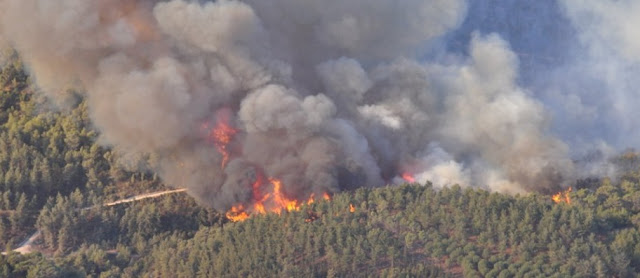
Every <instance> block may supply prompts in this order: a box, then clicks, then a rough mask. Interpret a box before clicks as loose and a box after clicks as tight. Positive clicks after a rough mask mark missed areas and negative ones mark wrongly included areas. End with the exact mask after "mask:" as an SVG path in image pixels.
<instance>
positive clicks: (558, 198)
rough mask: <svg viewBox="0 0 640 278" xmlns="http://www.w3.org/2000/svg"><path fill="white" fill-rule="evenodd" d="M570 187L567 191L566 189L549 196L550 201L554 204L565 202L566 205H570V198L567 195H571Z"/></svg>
mask: <svg viewBox="0 0 640 278" xmlns="http://www.w3.org/2000/svg"><path fill="white" fill-rule="evenodd" d="M571 190H572V189H571V187H569V189H567V190H566V191H564V192H558V193H557V194H555V195H553V196H551V200H553V201H554V202H555V203H556V204H559V203H562V202H565V203H567V204H569V205H570V204H571V196H570V195H569V193H571Z"/></svg>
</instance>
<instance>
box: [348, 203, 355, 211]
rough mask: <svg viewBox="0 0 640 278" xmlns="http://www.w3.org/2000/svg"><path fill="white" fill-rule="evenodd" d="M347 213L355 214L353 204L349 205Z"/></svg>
mask: <svg viewBox="0 0 640 278" xmlns="http://www.w3.org/2000/svg"><path fill="white" fill-rule="evenodd" d="M349 212H351V213H354V212H356V207H354V206H353V204H349Z"/></svg>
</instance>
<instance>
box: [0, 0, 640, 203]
mask: <svg viewBox="0 0 640 278" xmlns="http://www.w3.org/2000/svg"><path fill="white" fill-rule="evenodd" d="M498 7H502V8H500V9H498ZM639 9H640V5H638V4H635V3H634V2H632V1H615V2H609V1H606V2H601V1H595V0H594V1H572V0H562V1H558V2H556V1H551V0H548V1H536V2H535V3H534V2H522V1H510V0H500V1H492V0H486V1H470V2H469V3H467V2H466V1H463V0H437V1H420V0H402V1H391V0H375V1H371V0H351V1H312V0H259V1H258V0H246V1H230V0H222V1H216V2H211V1H184V0H171V1H154V0H138V1H126V0H59V1H39V0H0V41H7V42H8V43H9V44H10V45H11V46H13V47H14V48H16V49H17V50H18V51H19V52H20V53H21V55H22V57H23V59H24V60H25V61H26V63H27V64H28V65H29V68H30V70H31V72H32V73H33V75H34V77H35V79H36V82H37V84H38V86H39V87H40V88H42V90H43V91H44V92H45V93H47V94H48V95H49V96H50V97H51V98H52V99H54V100H55V99H58V98H60V92H62V91H64V90H65V89H66V88H68V87H71V86H82V87H83V88H85V90H86V96H85V97H86V99H87V101H88V106H89V109H90V113H91V117H92V120H93V122H94V124H95V125H96V127H97V128H98V129H99V130H100V131H101V135H100V140H101V142H103V143H104V144H106V145H110V146H113V147H114V148H116V149H117V150H119V151H121V152H123V153H125V154H128V155H131V156H134V155H137V154H153V156H154V157H155V158H156V159H154V160H153V162H149V164H150V165H148V167H150V168H151V169H153V170H154V171H156V172H158V173H159V174H160V175H161V176H162V178H163V179H164V180H165V181H166V182H167V183H168V184H171V185H173V186H176V187H183V186H184V187H187V188H188V190H189V192H190V193H191V194H192V196H194V197H195V198H196V199H198V200H199V201H200V202H201V203H203V204H206V205H209V206H212V207H215V208H217V209H222V210H227V209H229V208H230V207H231V206H233V205H235V204H243V203H249V202H251V200H252V199H251V198H252V194H253V192H252V190H253V188H252V184H253V183H255V182H256V180H258V179H260V178H261V176H263V175H264V176H265V177H274V178H277V179H278V180H281V181H282V185H283V191H284V193H285V194H286V195H287V196H290V197H291V198H295V199H298V200H303V199H306V198H308V197H309V196H311V194H315V196H320V194H322V193H324V192H337V191H340V190H345V189H350V188H354V187H359V186H381V185H384V184H387V183H398V182H401V181H402V178H401V177H402V175H403V174H410V175H412V176H413V177H415V179H416V180H417V181H418V182H426V181H427V180H429V181H432V182H433V183H434V184H435V185H437V186H446V185H452V184H460V185H463V186H475V187H483V188H487V189H491V190H496V191H501V192H509V193H520V192H531V191H538V192H552V191H556V190H558V189H559V188H560V187H561V186H566V185H567V184H570V183H572V182H574V181H575V179H576V178H579V177H582V176H584V175H588V174H590V173H593V172H596V171H598V170H597V169H601V168H600V167H593V164H589V165H588V166H585V165H579V164H576V163H574V162H573V159H574V158H575V157H579V156H581V155H584V154H585V153H587V152H590V151H593V150H599V151H601V152H603V151H605V150H610V149H614V150H615V149H623V148H626V147H634V146H636V145H637V143H636V142H635V140H634V138H635V137H637V135H640V134H639V133H640V126H639V124H638V122H637V121H635V119H637V118H638V117H637V116H640V115H637V114H638V113H640V112H639V111H640V110H638V109H634V108H635V107H636V106H637V104H640V103H638V102H640V98H637V97H634V92H635V88H640V86H637V85H640V84H636V83H638V82H640V81H637V80H640V79H637V78H634V77H635V76H636V73H638V71H639V70H640V67H638V62H640V40H639V39H638V38H639V37H640V36H636V33H637V31H636V28H635V26H638V25H637V24H634V20H635V19H633V18H634V17H633V15H634V14H638V12H640V11H639ZM630 19H633V20H630ZM635 21H636V22H637V21H638V20H635ZM216 123H218V124H220V123H224V124H228V125H230V126H232V127H233V128H234V129H235V130H236V131H234V132H233V134H232V135H233V136H230V137H232V138H230V139H231V140H230V142H228V143H225V145H224V146H222V147H221V146H220V145H219V144H220V142H218V141H215V140H213V141H212V139H211V136H210V135H211V132H212V131H211V130H212V128H213V127H214V126H215V125H216ZM226 135H228V134H226ZM596 168H597V169H596ZM585 169H586V170H585ZM587 170H588V171H587ZM585 171H586V172H585ZM265 177H263V178H265Z"/></svg>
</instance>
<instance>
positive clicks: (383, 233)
mask: <svg viewBox="0 0 640 278" xmlns="http://www.w3.org/2000/svg"><path fill="white" fill-rule="evenodd" d="M5 56H7V57H9V58H8V59H7V60H6V61H5V62H4V64H3V65H1V72H0V247H2V248H3V250H6V251H7V253H6V255H3V256H0V277H360V276H362V277H371V276H374V277H375V276H381V277H640V275H637V273H640V232H639V228H640V216H639V215H640V214H638V213H639V212H640V168H639V165H640V163H639V162H640V156H639V155H638V154H637V153H636V152H633V151H629V152H627V153H625V154H623V155H620V156H619V157H617V158H616V159H615V161H613V162H614V163H616V164H617V165H618V166H619V168H620V169H623V171H624V174H623V175H621V176H620V177H618V178H617V179H615V180H611V179H609V178H607V177H600V178H593V179H590V180H585V181H582V182H580V183H579V184H578V185H577V186H576V187H575V188H574V189H573V190H572V191H570V192H569V191H568V192H566V193H564V194H562V195H560V198H559V200H558V202H554V201H553V200H552V198H551V196H546V195H539V194H536V193H533V194H527V195H525V196H520V195H516V196H511V195H504V194H499V193H490V192H487V191H484V190H481V189H471V188H461V187H458V186H453V187H449V188H443V189H439V188H434V187H433V186H431V185H430V184H426V185H418V184H412V185H403V186H390V187H384V188H374V189H369V188H360V189H357V190H355V191H352V192H344V193H340V194H336V195H334V196H332V198H331V200H329V201H326V200H323V201H318V202H315V203H313V204H310V205H305V206H303V207H302V208H301V209H300V210H298V211H292V212H288V213H282V214H280V215H278V214H266V215H257V216H253V217H251V218H249V219H248V220H246V221H243V222H237V223H234V222H231V221H229V220H227V219H226V218H225V217H224V213H223V212H222V213H221V212H217V211H214V210H212V209H208V208H204V207H202V206H199V205H198V204H196V203H195V202H194V201H193V200H192V199H191V198H190V197H188V196H187V195H186V194H171V195H165V196H162V197H159V198H154V199H146V200H142V201H139V202H132V203H126V204H122V205H117V206H111V207H103V206H101V204H103V203H105V202H108V201H113V200H117V199H121V198H124V197H127V196H131V195H133V194H137V193H142V192H152V191H157V190H161V189H163V188H166V186H165V185H163V184H162V182H161V181H160V180H159V179H158V178H157V177H156V176H155V175H154V174H153V173H150V172H136V171H128V170H126V169H125V168H123V167H122V166H120V164H119V163H118V154H117V152H115V151H113V150H110V149H108V148H105V147H101V146H100V145H98V143H97V142H96V134H97V132H96V131H95V130H94V129H93V128H92V126H91V123H90V121H89V120H88V115H87V107H86V105H85V103H84V102H83V99H82V97H81V94H78V93H76V92H74V91H73V90H69V91H67V92H60V93H61V94H65V95H67V96H68V97H67V99H68V102H67V103H65V105H64V106H60V105H57V106H53V105H51V104H49V103H48V100H47V99H45V98H44V97H42V95H41V94H39V93H38V92H37V88H36V87H34V86H33V85H32V82H31V80H30V77H29V75H28V74H27V73H26V72H25V69H24V68H23V64H22V62H21V60H20V59H19V57H18V55H17V54H16V53H15V52H11V51H10V52H8V53H7V54H6V55H5ZM36 230H38V231H40V232H41V234H42V236H41V239H40V240H38V242H37V252H32V253H29V254H24V255H22V254H19V253H17V252H11V250H13V249H14V248H15V247H17V246H18V245H19V244H20V242H22V241H23V240H24V239H25V238H27V237H28V236H29V235H30V234H32V233H33V232H34V231H36Z"/></svg>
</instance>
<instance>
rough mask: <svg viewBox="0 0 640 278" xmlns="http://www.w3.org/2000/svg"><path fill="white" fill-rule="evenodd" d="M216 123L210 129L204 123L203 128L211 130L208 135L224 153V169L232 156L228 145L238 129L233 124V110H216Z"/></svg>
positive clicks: (222, 166)
mask: <svg viewBox="0 0 640 278" xmlns="http://www.w3.org/2000/svg"><path fill="white" fill-rule="evenodd" d="M216 116H217V117H216V125H215V126H214V127H213V128H212V129H210V130H209V125H208V124H204V125H203V126H202V128H203V129H204V130H207V131H208V132H209V134H208V137H209V139H210V140H211V141H212V142H213V144H214V145H215V146H216V149H217V150H218V152H220V154H221V155H222V163H221V165H220V167H221V169H224V168H225V167H226V165H227V162H229V158H230V157H231V155H230V152H229V150H228V145H229V143H231V140H233V138H234V136H235V135H236V134H237V133H238V130H237V129H235V128H233V127H232V126H231V124H230V123H229V122H230V119H231V110H229V109H221V110H218V111H217V112H216Z"/></svg>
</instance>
